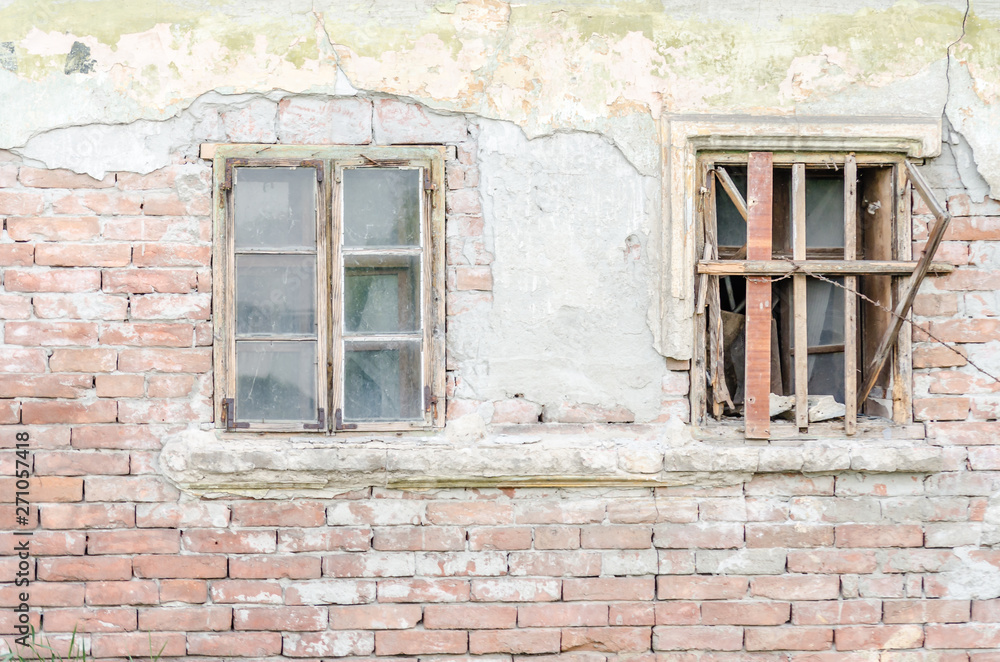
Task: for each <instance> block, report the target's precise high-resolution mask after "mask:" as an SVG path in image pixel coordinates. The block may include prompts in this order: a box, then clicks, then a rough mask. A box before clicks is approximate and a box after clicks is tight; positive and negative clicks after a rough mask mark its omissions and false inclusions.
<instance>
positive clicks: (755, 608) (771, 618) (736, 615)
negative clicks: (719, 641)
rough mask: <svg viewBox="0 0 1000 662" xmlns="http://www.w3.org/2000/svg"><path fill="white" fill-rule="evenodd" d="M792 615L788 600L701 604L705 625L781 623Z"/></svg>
mask: <svg viewBox="0 0 1000 662" xmlns="http://www.w3.org/2000/svg"><path fill="white" fill-rule="evenodd" d="M790 616H791V605H790V604H788V603H787V602H756V601H736V602H706V603H704V604H703V605H702V606H701V618H702V623H704V624H705V625H781V624H783V623H787V622H788V620H789V618H790Z"/></svg>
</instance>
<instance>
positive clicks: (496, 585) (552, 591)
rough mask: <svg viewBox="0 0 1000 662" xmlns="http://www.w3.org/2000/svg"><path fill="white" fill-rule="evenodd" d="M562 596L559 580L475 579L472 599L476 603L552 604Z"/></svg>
mask: <svg viewBox="0 0 1000 662" xmlns="http://www.w3.org/2000/svg"><path fill="white" fill-rule="evenodd" d="M561 596H562V581H561V580H559V579H525V578H506V577H505V578H500V579H473V580H472V599H473V600H474V601H476V602H552V601H555V600H559V599H560V597H561Z"/></svg>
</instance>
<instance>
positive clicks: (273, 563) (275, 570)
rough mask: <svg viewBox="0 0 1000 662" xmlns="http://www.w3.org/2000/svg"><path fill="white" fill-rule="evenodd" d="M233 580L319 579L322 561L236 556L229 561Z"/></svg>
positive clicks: (302, 557) (315, 558)
mask: <svg viewBox="0 0 1000 662" xmlns="http://www.w3.org/2000/svg"><path fill="white" fill-rule="evenodd" d="M229 576H230V577H232V578H233V579H317V578H319V576H320V559H319V557H316V556H300V555H295V556H264V555H261V556H234V557H232V558H231V559H229Z"/></svg>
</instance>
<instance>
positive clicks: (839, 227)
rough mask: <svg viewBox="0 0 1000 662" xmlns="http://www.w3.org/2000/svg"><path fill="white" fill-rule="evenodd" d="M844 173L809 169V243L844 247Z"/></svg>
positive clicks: (811, 246)
mask: <svg viewBox="0 0 1000 662" xmlns="http://www.w3.org/2000/svg"><path fill="white" fill-rule="evenodd" d="M843 246H844V176H843V174H841V175H840V176H839V177H829V176H825V175H824V176H822V177H819V176H815V174H814V173H809V172H807V173H806V247H807V248H843Z"/></svg>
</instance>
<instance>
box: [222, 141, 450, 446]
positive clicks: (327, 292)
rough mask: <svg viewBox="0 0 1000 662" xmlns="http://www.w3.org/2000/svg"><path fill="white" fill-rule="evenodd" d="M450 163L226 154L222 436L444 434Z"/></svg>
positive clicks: (417, 151)
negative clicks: (429, 430)
mask: <svg viewBox="0 0 1000 662" xmlns="http://www.w3.org/2000/svg"><path fill="white" fill-rule="evenodd" d="M442 149H443V148H441V149H439V148H397V147H370V148H364V149H360V150H359V149H358V148H347V147H327V148H319V147H317V148H313V147H286V146H281V147H276V146H235V145H234V146H219V147H218V148H217V151H216V154H215V167H216V170H215V173H216V177H215V178H216V210H215V211H216V219H217V222H216V230H217V234H216V236H217V241H216V250H215V255H214V260H215V261H214V265H215V281H214V287H215V289H214V292H215V296H214V306H215V320H216V336H215V337H216V345H215V346H216V353H215V356H216V406H217V410H216V413H217V416H216V421H218V425H219V426H220V427H225V428H226V429H227V430H230V431H232V430H248V431H277V432H291V431H303V430H308V431H324V432H325V431H336V430H405V429H413V428H422V427H428V426H433V425H441V424H442V423H443V413H444V412H443V407H438V406H437V401H438V397H439V396H442V395H443V391H444V365H443V359H444V343H443V340H444V338H443V335H444V334H443V331H444V234H443V230H444V204H443V187H442V186H441V183H442V181H443V151H442ZM442 401H443V400H442Z"/></svg>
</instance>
